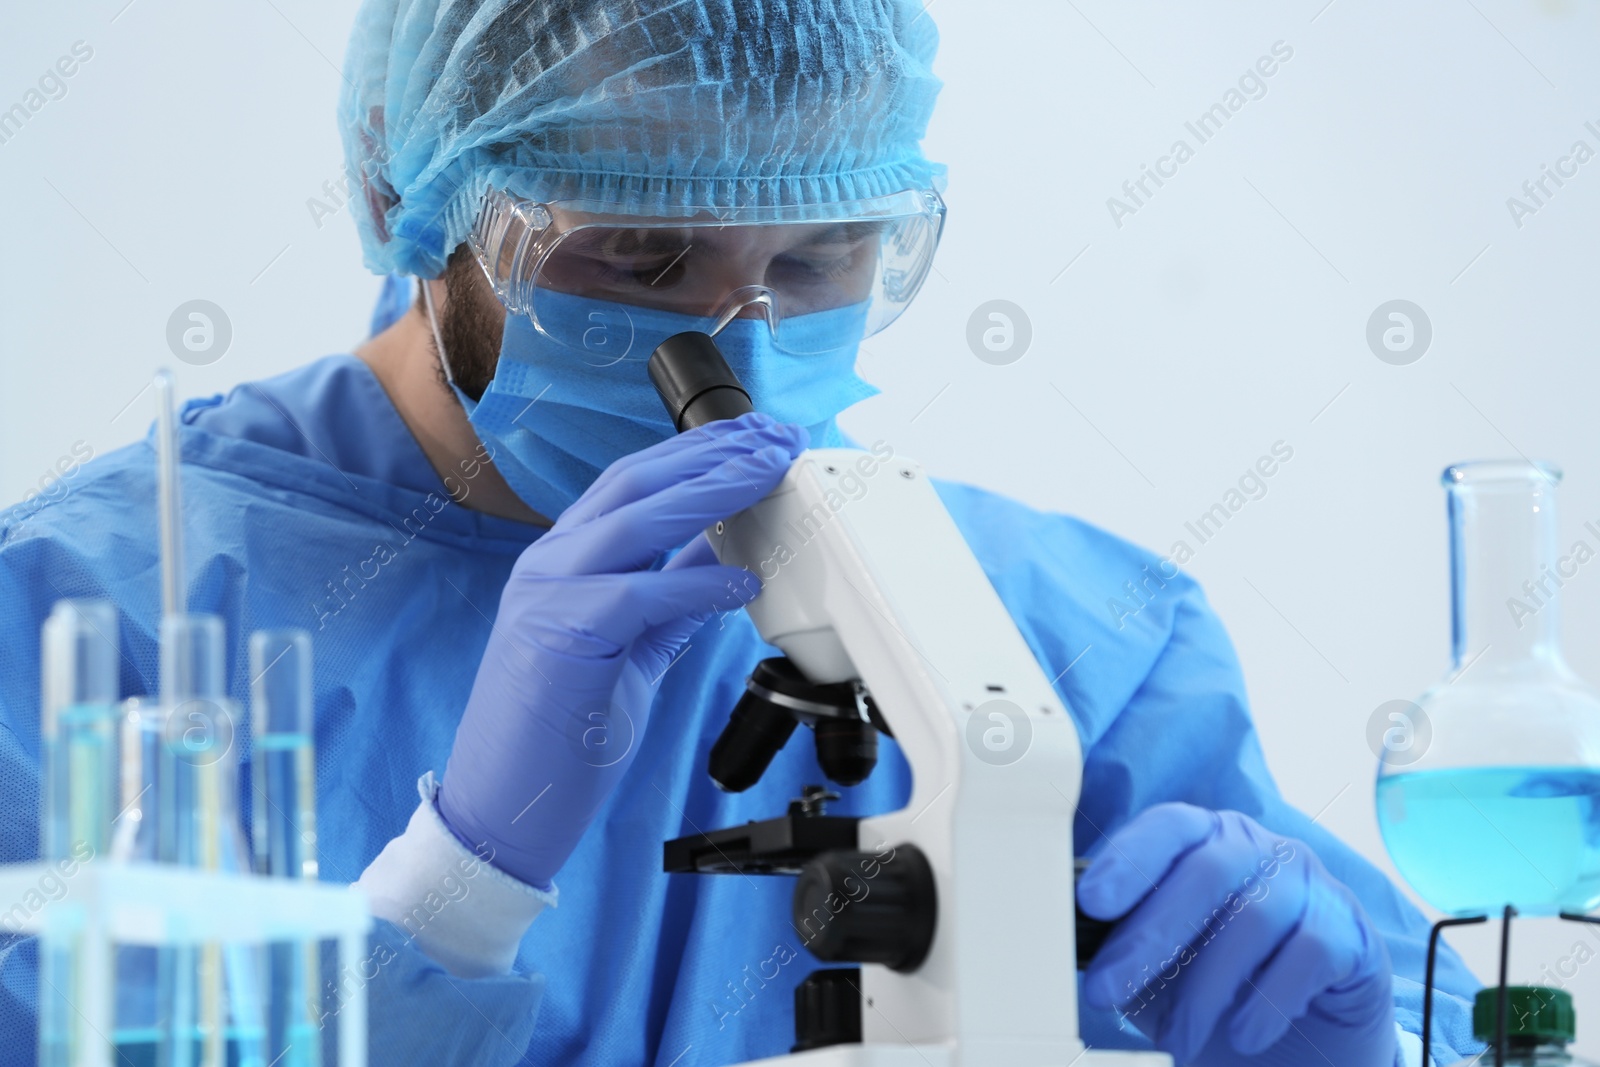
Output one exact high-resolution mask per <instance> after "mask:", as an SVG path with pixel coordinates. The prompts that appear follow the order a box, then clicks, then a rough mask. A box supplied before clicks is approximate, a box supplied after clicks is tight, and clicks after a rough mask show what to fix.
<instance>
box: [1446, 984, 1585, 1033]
mask: <svg viewBox="0 0 1600 1067" xmlns="http://www.w3.org/2000/svg"><path fill="white" fill-rule="evenodd" d="M1506 993H1507V995H1508V997H1507V1012H1506V1035H1507V1036H1508V1037H1524V1038H1533V1039H1535V1040H1537V1041H1558V1042H1561V1043H1563V1044H1565V1043H1566V1042H1568V1041H1571V1040H1572V1038H1573V1035H1574V1034H1575V1033H1576V1032H1577V1015H1576V1014H1575V1013H1574V1012H1573V1010H1572V994H1570V993H1568V992H1567V991H1566V990H1564V989H1553V988H1551V987H1550V986H1543V985H1514V986H1507V987H1506ZM1499 1003H1500V990H1499V988H1498V987H1497V986H1490V987H1489V988H1487V989H1480V990H1478V996H1477V999H1475V1000H1474V1001H1473V1003H1472V1033H1473V1036H1474V1037H1476V1038H1477V1039H1478V1040H1479V1041H1493V1040H1494V1017H1495V1012H1496V1010H1497V1009H1498V1007H1499Z"/></svg>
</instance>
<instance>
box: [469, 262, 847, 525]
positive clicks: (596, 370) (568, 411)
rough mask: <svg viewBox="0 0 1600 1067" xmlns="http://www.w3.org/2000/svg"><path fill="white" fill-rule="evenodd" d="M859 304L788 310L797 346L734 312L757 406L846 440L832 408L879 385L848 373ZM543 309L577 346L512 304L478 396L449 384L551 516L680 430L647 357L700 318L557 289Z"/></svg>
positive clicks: (736, 354) (740, 367)
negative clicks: (795, 350) (603, 475)
mask: <svg viewBox="0 0 1600 1067" xmlns="http://www.w3.org/2000/svg"><path fill="white" fill-rule="evenodd" d="M864 312H865V308H864V306H861V305H854V306H850V307H843V308H837V309H835V310H832V311H820V312H815V313H813V314H810V315H805V316H802V317H799V318H795V319H792V320H789V321H787V322H785V323H784V330H785V336H786V337H788V336H790V334H791V333H792V334H796V335H799V334H801V332H802V331H803V332H804V338H803V342H804V343H802V344H797V345H796V347H802V348H805V349H806V350H808V351H810V352H813V353H815V354H813V355H804V356H796V355H791V354H789V353H788V352H784V351H781V350H780V349H778V348H777V347H776V346H775V345H774V343H773V339H772V331H771V329H769V328H768V326H767V324H766V323H765V322H764V321H762V320H760V319H748V318H741V319H734V320H733V321H732V322H731V323H729V324H728V325H727V326H726V327H724V328H723V330H722V332H720V333H719V334H717V347H718V348H720V349H721V350H722V354H723V355H724V356H726V357H727V360H728V365H729V366H730V367H732V368H733V371H734V373H735V374H737V375H738V376H739V380H740V381H741V382H743V383H744V387H745V388H746V389H747V390H748V391H749V393H750V399H751V401H752V402H753V403H754V404H755V408H756V410H757V411H762V412H765V413H767V414H768V415H771V416H772V417H773V418H775V419H778V420H780V421H783V422H791V423H795V424H797V425H800V426H804V427H806V428H807V429H808V430H809V431H810V432H811V444H812V447H814V448H827V447H834V446H837V445H839V444H841V443H842V439H841V438H840V436H839V429H838V427H837V426H836V425H835V424H834V421H833V420H834V417H835V416H836V415H838V414H839V412H841V411H843V410H844V409H845V408H847V407H849V406H850V405H852V404H854V403H856V402H857V401H858V400H864V399H866V398H867V397H869V396H872V395H874V394H875V393H877V389H875V388H873V387H872V386H871V385H868V384H867V383H866V382H864V381H862V380H861V379H860V378H858V377H857V376H856V373H855V362H856V349H857V346H858V345H859V343H860V339H861V334H862V327H863V315H864ZM539 315H540V320H541V321H542V322H543V323H544V324H545V328H546V329H547V330H549V331H550V332H551V333H554V334H557V335H558V336H561V337H578V336H581V337H582V338H583V344H584V350H583V351H579V350H577V349H575V348H571V347H568V346H567V345H565V344H562V343H561V342H559V341H556V340H553V339H552V338H551V337H549V336H546V334H544V333H541V332H540V331H539V330H538V329H537V328H536V327H535V326H534V325H533V323H532V322H531V321H530V320H529V319H528V318H527V316H525V315H507V316H506V327H505V336H504V338H503V340H502V341H501V344H500V362H499V365H498V366H497V367H496V368H495V373H494V379H493V380H492V381H491V382H490V383H489V388H488V389H487V390H486V391H485V392H484V394H483V399H481V400H479V401H478V402H476V403H474V402H473V401H472V399H471V398H470V397H468V396H466V395H465V394H463V393H462V392H461V391H460V390H459V389H457V390H456V395H457V396H458V397H460V398H461V403H462V406H463V407H465V408H466V411H467V418H468V419H469V420H470V421H471V423H472V427H473V429H474V430H475V431H477V434H478V439H479V440H480V441H482V442H483V444H484V445H485V446H486V447H487V448H488V449H489V450H490V451H491V453H492V454H493V457H494V465H495V468H496V469H497V470H499V471H500V473H501V474H502V475H504V476H505V479H506V482H507V484H509V485H510V486H511V489H512V491H513V492H514V493H516V494H517V496H518V497H520V498H521V499H522V501H523V502H524V503H525V504H527V505H528V506H529V507H531V508H533V509H534V510H535V511H537V512H539V514H541V515H544V516H546V517H547V518H550V519H554V518H556V517H557V516H559V515H560V514H561V513H562V512H563V511H565V510H566V509H567V508H568V507H569V506H570V505H571V504H572V503H573V502H574V501H575V500H577V499H578V497H580V496H582V495H583V492H584V490H586V489H588V488H589V486H590V485H592V484H593V483H594V480H595V479H596V478H598V477H599V476H600V472H601V471H603V470H605V468H607V467H609V466H610V465H611V464H612V463H614V462H615V461H616V460H618V459H620V458H622V457H623V456H625V455H628V454H629V453H632V452H637V451H639V450H640V449H642V448H648V447H649V446H650V445H653V444H655V443H657V442H659V441H664V440H666V439H667V438H668V437H671V436H672V435H673V434H674V433H676V432H677V431H676V429H675V428H674V427H673V425H672V422H671V420H670V419H669V418H668V417H667V412H666V408H665V407H664V406H663V405H662V403H661V398H660V397H659V396H658V395H657V393H656V390H655V386H653V385H652V384H651V383H650V376H649V374H648V372H647V370H646V363H647V361H648V360H649V358H650V353H652V352H654V351H655V350H656V346H658V345H660V344H661V342H662V341H665V340H666V339H667V338H668V337H671V336H672V335H673V334H676V333H682V332H683V331H685V330H696V329H704V328H705V326H704V321H705V320H703V319H700V318H696V317H693V316H689V315H680V314H676V313H674V312H670V311H656V310H653V309H650V308H639V307H633V306H631V305H628V306H624V305H622V304H615V303H611V302H609V301H604V300H595V299H592V298H589V297H581V296H571V295H567V294H560V293H555V294H549V293H547V294H543V295H541V297H540V305H539ZM834 339H837V344H835V343H833V341H834Z"/></svg>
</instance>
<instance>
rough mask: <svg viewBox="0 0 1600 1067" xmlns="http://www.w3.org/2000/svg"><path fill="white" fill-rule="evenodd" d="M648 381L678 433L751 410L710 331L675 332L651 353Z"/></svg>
mask: <svg viewBox="0 0 1600 1067" xmlns="http://www.w3.org/2000/svg"><path fill="white" fill-rule="evenodd" d="M649 369H650V381H651V382H652V383H654V385H655V387H656V392H657V393H659V394H660V395H661V402H662V403H663V404H665V405H666V407H667V414H668V415H670V416H672V424H673V425H674V426H676V427H677V428H678V432H679V433H683V432H684V431H685V430H692V429H694V428H695V427H696V426H704V425H705V424H706V423H708V422H716V421H717V420H718V419H736V418H738V417H739V416H740V415H744V414H748V413H749V412H751V411H754V410H755V407H754V405H752V404H751V403H750V394H749V393H748V392H746V391H745V388H744V386H743V385H742V384H740V382H739V376H738V375H736V374H734V373H733V368H732V367H730V366H728V361H727V360H725V359H723V358H722V352H721V350H720V349H718V348H717V343H716V341H714V340H712V339H711V335H710V334H704V333H700V332H699V331H697V330H689V331H687V332H685V333H676V334H673V335H672V336H671V337H669V338H667V339H666V340H665V341H662V342H661V346H660V347H659V348H657V349H656V350H655V352H653V353H651V356H650V364H649Z"/></svg>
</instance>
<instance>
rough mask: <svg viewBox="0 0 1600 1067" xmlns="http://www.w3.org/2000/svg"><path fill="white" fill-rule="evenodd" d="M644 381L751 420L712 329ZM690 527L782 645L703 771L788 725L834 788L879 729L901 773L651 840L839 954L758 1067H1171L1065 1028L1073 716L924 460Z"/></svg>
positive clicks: (699, 408) (1072, 980)
mask: <svg viewBox="0 0 1600 1067" xmlns="http://www.w3.org/2000/svg"><path fill="white" fill-rule="evenodd" d="M649 371H650V377H651V380H652V382H654V384H655V386H656V390H657V392H658V393H660V395H661V398H662V401H663V403H665V404H666V406H667V410H668V412H669V413H670V414H671V416H672V418H673V421H674V423H675V424H676V426H677V428H678V430H679V432H683V431H685V430H690V429H693V428H695V427H697V426H702V425H704V424H706V423H708V422H711V421H714V420H717V419H726V418H736V417H738V416H739V415H741V414H744V413H745V412H748V411H750V410H752V407H751V402H750V397H749V395H748V394H747V393H746V391H745V390H744V388H743V386H742V385H741V384H740V383H739V380H738V378H737V376H735V375H734V373H733V372H732V370H731V369H730V368H729V367H728V365H727V363H726V361H725V360H724V359H723V358H722V355H721V353H720V352H719V351H718V350H717V347H716V344H715V342H714V341H713V339H712V338H711V337H710V336H708V335H707V334H704V333H694V332H690V333H681V334H677V335H675V336H673V337H670V338H668V339H667V340H666V341H664V342H663V343H662V344H661V346H660V347H659V348H657V349H656V351H655V353H654V354H653V355H652V356H651V358H650V362H649ZM863 484H865V486H866V489H865V491H864V492H862V491H861V485H863ZM707 536H708V537H709V538H710V540H711V544H712V547H713V548H714V549H715V551H716V554H717V557H718V559H720V560H721V562H723V563H725V564H731V565H734V566H743V567H747V568H749V569H751V570H753V571H755V572H756V573H758V574H760V576H761V578H762V580H763V590H762V593H761V595H760V596H758V597H757V598H756V599H755V600H753V601H752V602H751V603H750V604H749V605H748V607H747V610H748V611H749V614H750V617H751V619H752V620H753V621H754V623H755V625H756V628H757V629H758V630H759V631H760V633H761V636H762V637H763V638H764V639H765V640H766V641H767V642H768V643H769V644H771V645H773V646H775V647H776V648H778V649H779V650H780V651H782V652H783V656H781V657H777V658H774V659H768V660H764V661H762V662H761V663H760V664H758V665H757V666H756V668H755V670H754V671H753V672H752V674H751V676H750V678H749V680H748V683H747V686H746V692H745V694H744V696H743V697H742V698H741V699H740V700H739V702H738V704H737V706H736V707H735V708H734V709H733V712H732V716H731V718H730V720H729V723H728V726H727V728H726V729H725V730H724V732H723V733H722V735H721V737H720V738H719V739H718V741H717V743H716V745H715V746H713V748H712V750H711V756H710V766H709V772H710V774H711V776H712V778H713V780H714V781H715V782H716V784H717V785H718V786H719V787H721V788H723V789H725V790H728V791H732V792H738V791H742V790H744V789H748V788H749V787H750V786H751V785H753V784H755V783H756V782H757V781H759V780H760V778H761V775H762V773H763V772H764V771H765V770H766V768H767V766H768V764H769V763H770V762H771V760H772V758H773V757H774V756H775V755H776V753H777V752H778V750H779V749H780V748H782V747H783V745H784V744H785V743H787V742H788V741H789V740H790V738H791V736H792V735H793V734H794V732H795V731H796V729H797V728H798V727H799V726H800V725H802V724H803V725H805V726H806V727H807V728H808V729H809V730H810V731H811V732H812V734H813V735H814V741H815V744H816V750H817V758H818V762H819V764H820V766H821V767H822V769H823V771H824V773H825V774H826V775H827V776H828V777H829V778H830V779H832V780H833V781H834V782H836V783H838V784H840V785H847V786H848V785H854V784H856V783H859V782H861V781H863V780H865V779H866V778H867V777H868V776H869V775H870V774H871V772H872V769H873V767H874V765H875V764H876V762H877V747H878V741H877V735H878V733H879V732H882V733H885V734H888V735H889V736H891V737H892V738H894V740H895V741H896V743H898V745H899V746H900V748H901V750H902V751H903V752H904V754H905V757H906V760H907V761H908V763H909V764H910V767H911V770H912V775H913V784H912V792H911V799H910V803H909V804H907V806H906V807H904V808H902V809H901V810H899V811H892V812H885V813H883V814H880V815H874V816H871V817H866V818H855V817H844V816H837V815H829V814H828V813H827V802H828V800H829V799H830V798H834V797H836V796H837V794H832V793H830V792H829V791H828V790H827V789H826V788H825V787H823V786H822V785H820V784H818V785H808V786H807V787H806V788H805V790H804V795H803V796H801V797H799V798H797V799H795V800H794V801H793V802H791V803H790V804H789V806H788V810H787V812H785V813H783V814H781V815H778V816H777V817H776V818H772V819H767V820H762V821H757V822H751V823H747V824H746V825H744V826H737V827H730V828H727V829H723V830H714V831H711V832H708V833H704V834H695V835H692V836H689V837H681V838H677V839H675V840H672V841H668V842H666V843H665V845H664V849H663V866H664V869H665V870H666V871H667V872H669V873H678V874H690V873H693V874H727V873H741V874H746V875H752V874H779V875H789V876H793V877H795V879H796V881H795V891H794V901H793V916H792V921H793V925H794V928H795V931H796V934H797V936H799V937H800V938H801V939H802V940H803V941H804V943H805V945H806V947H807V948H808V949H809V950H810V951H811V953H812V954H813V955H814V956H816V957H817V958H818V959H820V960H822V961H824V962H825V963H827V964H832V965H834V966H831V967H825V968H823V969H820V970H817V971H815V972H813V973H812V974H811V975H810V976H809V977H808V978H806V979H805V980H804V981H803V982H802V983H801V985H800V986H799V987H798V989H797V990H796V991H795V1043H794V1046H793V1048H792V1049H791V1052H790V1054H789V1055H786V1056H778V1057H774V1058H771V1059H764V1060H761V1061H759V1063H760V1064H762V1065H766V1067H1046V1065H1049V1067H1068V1065H1072V1067H1170V1065H1171V1062H1172V1061H1171V1059H1170V1058H1169V1057H1167V1056H1165V1055H1162V1054H1157V1053H1130V1052H1107V1051H1091V1050H1087V1049H1086V1048H1085V1046H1084V1044H1083V1042H1082V1041H1081V1040H1080V1039H1079V1036H1078V1008H1077V991H1078V990H1077V965H1078V960H1079V959H1080V958H1087V955H1090V954H1092V947H1094V946H1091V945H1088V944H1087V942H1088V941H1090V940H1092V939H1094V938H1103V937H1104V935H1105V933H1106V932H1107V929H1106V925H1105V924H1097V923H1094V922H1093V921H1091V920H1087V919H1086V918H1085V917H1084V916H1083V915H1082V913H1081V912H1077V913H1076V914H1075V909H1074V908H1072V907H1069V906H1068V903H1069V901H1071V900H1072V899H1073V895H1074V894H1073V887H1074V882H1075V864H1074V859H1073V853H1072V825H1073V816H1074V813H1075V810H1076V805H1077V797H1078V790H1079V786H1080V783H1081V780H1082V759H1081V753H1080V750H1079V745H1078V735H1077V731H1076V727H1075V726H1074V725H1073V721H1072V718H1071V716H1070V715H1069V714H1068V713H1067V709H1066V707H1065V706H1064V705H1063V704H1062V703H1061V701H1060V700H1059V699H1058V698H1057V696H1056V694H1055V692H1054V690H1053V688H1052V687H1051V684H1050V681H1049V679H1047V678H1046V677H1045V675H1044V672H1043V671H1042V670H1041V669H1040V667H1039V664H1038V662H1037V661H1036V660H1035V659H1034V656H1033V653H1032V651H1031V650H1030V649H1029V648H1028V646H1027V644H1026V642H1025V641H1024V640H1023V638H1022V635H1021V633H1019V632H1018V630H1017V627H1016V624H1015V623H1014V622H1013V621H1012V619H1011V616H1010V614H1009V613H1008V612H1007V610H1006V608H1005V605H1004V604H1002V603H1001V601H1000V598H999V596H998V595H997V594H996V593H995V591H994V587H993V586H992V585H991V584H990V583H989V579H988V577H987V576H986V575H985V574H984V572H983V570H982V568H981V567H980V566H979V565H978V562H977V560H976V559H975V558H974V557H973V555H972V552H971V550H970V549H969V548H968V547H967V544H966V542H965V541H964V540H963V538H962V536H961V533H960V531H959V530H958V529H957V528H956V525H955V522H954V521H953V520H952V519H951V518H950V515H949V513H948V512H947V511H946V510H945V508H944V505H943V504H942V503H941V502H940V500H939V497H938V495H937V494H936V492H935V491H934V488H933V485H932V484H931V483H930V481H929V479H928V476H927V474H926V473H925V472H924V471H923V469H922V468H921V467H920V466H919V465H918V464H916V463H915V462H914V461H912V460H909V459H905V458H903V457H892V456H891V457H889V458H888V459H886V460H885V459H882V458H880V457H879V456H877V455H874V454H872V453H868V452H864V451H861V450H858V449H849V448H836V449H813V450H809V451H807V452H805V453H803V454H802V455H801V456H800V457H799V459H797V460H796V461H795V463H794V465H793V466H792V467H791V468H790V470H789V472H788V474H787V475H786V476H785V478H784V480H783V481H782V482H781V483H780V484H779V485H778V487H777V488H776V489H774V490H773V492H772V493H771V494H770V495H769V496H768V497H767V498H766V499H765V500H763V501H762V502H761V503H759V504H756V505H755V506H753V507H751V508H748V509H746V510H745V511H742V512H740V513H739V514H737V515H733V516H730V517H729V518H727V519H725V520H724V521H721V522H718V523H717V524H716V525H715V526H714V527H713V528H712V529H710V530H708V531H707ZM1080 941H1083V942H1086V943H1085V944H1079V942H1080ZM750 1067H754V1065H753V1064H752V1065H750Z"/></svg>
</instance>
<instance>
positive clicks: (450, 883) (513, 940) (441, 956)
mask: <svg viewBox="0 0 1600 1067" xmlns="http://www.w3.org/2000/svg"><path fill="white" fill-rule="evenodd" d="M438 791H439V786H438V783H437V782H436V781H434V777H433V772H432V771H429V772H428V773H427V774H425V775H423V776H422V777H421V778H420V779H419V780H418V781H417V792H418V793H419V794H421V796H422V803H420V804H418V805H417V810H416V811H414V812H412V813H411V821H410V822H409V823H407V824H406V829H405V832H404V833H402V834H401V835H400V836H399V837H397V838H395V839H394V840H392V841H390V842H389V843H388V844H387V845H385V846H384V847H383V851H382V852H380V853H378V856H377V858H376V859H374V860H373V861H372V863H371V864H370V865H369V866H368V867H367V869H366V870H365V871H362V872H361V877H360V878H359V879H358V880H357V881H356V883H355V888H356V889H357V890H359V891H360V892H361V893H363V894H365V895H366V897H367V901H368V903H369V905H370V906H371V908H372V914H373V915H374V916H375V917H376V918H379V919H387V920H388V921H389V922H392V923H394V924H395V925H396V926H398V927H399V928H400V929H401V930H402V931H403V932H405V933H406V934H407V935H408V936H409V937H410V938H411V940H412V941H414V942H415V943H416V945H417V947H418V948H420V949H421V950H422V951H423V952H424V953H426V954H427V955H428V956H429V957H430V958H431V959H433V960H434V961H435V962H436V963H438V964H439V965H440V966H441V967H443V968H444V969H445V970H447V971H449V972H450V973H451V974H453V975H455V976H456V977H458V978H484V977H488V976H490V975H500V974H506V973H508V972H509V971H510V970H511V965H512V963H513V962H514V961H515V960H516V957H517V947H518V946H519V945H520V944H521V943H522V937H523V935H524V934H526V933H527V932H528V927H529V925H531V924H532V922H533V920H534V917H535V916H537V915H538V914H539V912H541V911H543V910H544V909H545V908H546V907H547V906H548V907H554V906H555V904H556V890H555V888H554V886H552V887H551V889H550V891H549V892H545V891H544V890H540V889H535V888H534V887H533V886H530V885H527V884H526V883H524V882H520V881H518V880H517V879H515V878H513V877H511V876H510V875H509V874H506V873H505V872H504V871H502V870H499V869H498V868H496V867H493V866H491V865H490V864H489V862H488V855H489V853H488V850H484V854H481V855H474V854H473V852H472V851H471V850H470V849H468V848H467V847H466V846H465V845H463V844H462V843H461V842H460V841H459V840H457V839H456V836H455V834H453V833H451V832H450V828H449V827H447V826H446V825H445V824H444V820H443V819H442V818H440V816H439V811H438V808H437V807H436V806H435V797H436V796H437V794H438Z"/></svg>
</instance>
